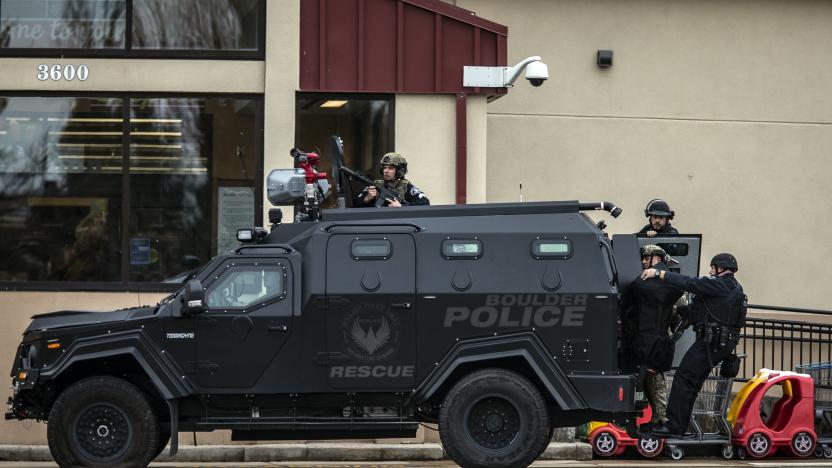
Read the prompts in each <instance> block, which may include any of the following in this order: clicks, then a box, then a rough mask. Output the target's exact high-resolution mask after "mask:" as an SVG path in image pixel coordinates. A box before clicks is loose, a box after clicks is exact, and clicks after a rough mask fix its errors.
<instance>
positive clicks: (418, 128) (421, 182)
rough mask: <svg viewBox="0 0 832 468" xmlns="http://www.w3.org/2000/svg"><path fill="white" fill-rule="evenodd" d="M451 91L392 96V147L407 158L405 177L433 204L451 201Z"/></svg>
mask: <svg viewBox="0 0 832 468" xmlns="http://www.w3.org/2000/svg"><path fill="white" fill-rule="evenodd" d="M455 126H456V101H455V97H454V95H421V94H418V95H417V94H399V95H397V96H396V151H397V152H399V153H401V154H402V155H403V156H404V157H406V158H408V161H407V162H408V164H407V178H408V180H410V181H411V182H413V184H414V185H416V186H417V187H419V188H420V189H421V190H422V191H424V192H425V193H426V194H427V196H428V198H430V202H431V204H433V205H450V204H453V203H454V187H455V186H456V185H455V184H456V182H455V179H454V174H455V167H456V155H455V141H456V137H455V135H456V127H455Z"/></svg>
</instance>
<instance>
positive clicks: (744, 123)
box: [455, 0, 832, 309]
mask: <svg viewBox="0 0 832 468" xmlns="http://www.w3.org/2000/svg"><path fill="white" fill-rule="evenodd" d="M455 3H456V4H457V5H459V6H462V7H464V8H468V9H471V10H474V11H476V12H477V14H478V15H480V16H482V17H485V18H488V19H491V20H494V21H497V22H500V23H502V24H505V25H507V26H508V27H509V62H510V63H516V62H517V61H519V60H521V59H522V58H524V57H527V56H530V55H541V56H542V57H543V59H544V61H545V62H546V63H547V64H548V65H549V70H550V75H551V77H550V80H549V81H548V82H547V83H546V84H545V85H544V86H543V87H541V88H532V87H531V86H529V85H528V83H527V82H525V80H522V79H521V80H519V81H518V85H517V86H516V87H515V88H513V89H511V90H510V92H509V94H508V95H507V96H505V97H503V98H501V99H499V100H497V101H495V102H493V103H491V104H489V105H488V113H489V116H488V139H487V141H488V143H487V144H488V157H487V161H488V164H487V184H488V201H490V202H500V201H514V200H518V199H519V194H518V190H517V188H518V185H519V183H520V182H521V181H522V182H523V188H524V190H523V192H524V197H525V199H526V200H558V199H579V200H584V201H592V200H598V199H604V200H610V201H613V202H615V203H617V204H619V205H620V206H621V207H622V208H624V210H625V214H624V215H622V217H621V218H619V219H618V220H612V221H610V219H609V218H610V217H609V216H604V217H605V218H607V221H608V224H609V225H610V229H609V230H610V232H612V233H615V232H634V231H636V230H638V229H639V228H640V227H641V226H642V225H643V224H644V216H643V214H642V210H643V208H644V205H645V203H646V202H647V200H649V199H651V198H654V197H665V198H667V199H668V201H670V203H671V205H672V207H673V208H674V209H675V210H676V212H677V213H678V216H677V219H676V220H675V222H674V224H675V225H676V226H677V227H678V228H679V229H680V230H681V231H683V232H700V233H702V234H703V236H704V252H703V257H704V258H705V259H706V260H705V264H706V265H705V268H707V259H708V258H710V256H711V255H713V254H714V253H716V252H718V251H732V252H735V253H736V254H737V256H738V258H739V262H740V274H739V277H740V279H741V280H742V282H743V284H744V285H745V287H746V291H747V292H748V293H749V296H750V298H751V300H752V302H754V303H761V304H773V305H791V306H797V307H814V308H827V309H828V308H832V305H830V303H829V301H828V299H827V295H826V293H825V288H826V283H827V280H826V277H827V276H828V275H827V274H825V273H824V272H825V271H826V263H827V259H828V258H830V256H832V246H830V244H829V242H827V239H828V238H829V236H830V235H831V234H832V223H830V220H829V216H830V214H832V200H830V194H831V193H832V191H830V189H829V188H828V186H829V185H828V182H827V180H826V179H827V178H826V174H828V173H830V171H832V159H830V158H829V157H828V156H829V154H832V113H830V109H832V93H829V92H828V84H829V83H830V82H832V62H830V61H828V60H824V59H823V57H826V56H828V45H829V44H830V43H832V28H830V27H829V18H832V3H830V2H817V1H794V0H791V1H786V0H767V1H752V0H745V1H739V0H737V1H731V2H716V1H709V2H692V1H688V0H669V1H661V2H659V1H652V0H628V1H620V0H605V1H587V0H560V1H537V0H513V1H511V2H505V1H500V0H460V1H457V2H455ZM597 49H612V50H614V52H615V62H614V65H613V67H612V68H610V69H607V70H601V69H599V68H598V67H596V65H595V52H596V50H597ZM518 155H522V159H521V158H520V157H519V156H518ZM593 216H594V217H595V218H598V217H599V216H596V215H593ZM795 245H796V246H798V247H797V248H798V249H799V250H796V249H795V247H793V246H795ZM796 253H804V254H805V253H808V255H803V256H802V258H795V257H794V255H795V254H796Z"/></svg>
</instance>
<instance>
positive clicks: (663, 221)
mask: <svg viewBox="0 0 832 468" xmlns="http://www.w3.org/2000/svg"><path fill="white" fill-rule="evenodd" d="M674 214H675V213H674V212H673V210H671V209H670V205H669V204H668V203H667V202H666V201H664V200H662V199H661V198H654V199H652V200H650V201H649V202H648V203H647V206H646V207H645V208H644V216H647V225H646V226H644V227H643V228H641V231H639V232H638V233H639V234H647V237H656V236H657V235H660V234H679V231H677V230H676V228H674V227H673V226H671V225H670V220H671V219H673V215H674Z"/></svg>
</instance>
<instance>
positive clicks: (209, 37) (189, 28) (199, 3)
mask: <svg viewBox="0 0 832 468" xmlns="http://www.w3.org/2000/svg"><path fill="white" fill-rule="evenodd" d="M259 13H260V7H259V1H258V0H134V2H133V47H134V48H137V49H186V50H257V42H258V41H257V39H258V29H259Z"/></svg>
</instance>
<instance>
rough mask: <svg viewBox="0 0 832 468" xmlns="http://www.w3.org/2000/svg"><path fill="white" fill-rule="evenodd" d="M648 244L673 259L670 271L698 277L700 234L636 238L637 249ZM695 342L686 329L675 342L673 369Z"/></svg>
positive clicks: (693, 336) (693, 334)
mask: <svg viewBox="0 0 832 468" xmlns="http://www.w3.org/2000/svg"><path fill="white" fill-rule="evenodd" d="M648 244H656V245H658V246H659V247H661V248H662V249H664V251H665V252H667V254H668V255H670V258H671V259H673V260H672V261H671V262H670V264H669V265H668V266H669V267H670V271H675V272H676V273H681V274H683V275H688V276H699V271H700V270H699V267H700V264H701V261H700V252H701V248H702V235H701V234H677V235H668V236H656V237H646V236H645V237H642V236H641V235H639V237H638V245H639V247H643V246H645V245H648ZM694 341H696V334H695V333H694V332H693V329H691V328H688V329H687V330H686V331H685V334H684V335H682V337H681V338H680V339H679V341H677V342H676V351H675V354H674V355H673V367H676V366H678V365H679V362H681V361H682V357H683V356H684V355H685V352H687V350H688V348H690V345H692V344H693V342H694Z"/></svg>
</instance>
